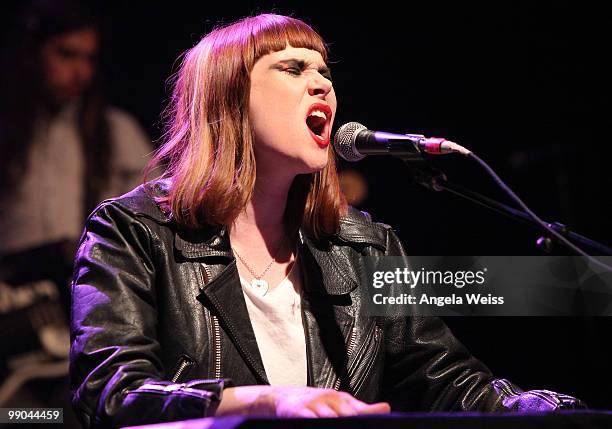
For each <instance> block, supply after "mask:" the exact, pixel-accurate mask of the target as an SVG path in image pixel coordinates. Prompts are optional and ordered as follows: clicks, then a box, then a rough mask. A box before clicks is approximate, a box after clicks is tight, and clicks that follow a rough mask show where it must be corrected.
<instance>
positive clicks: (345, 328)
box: [300, 237, 357, 389]
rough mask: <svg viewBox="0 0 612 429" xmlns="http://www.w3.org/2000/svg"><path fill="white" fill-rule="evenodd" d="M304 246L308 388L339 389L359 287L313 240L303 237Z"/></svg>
mask: <svg viewBox="0 0 612 429" xmlns="http://www.w3.org/2000/svg"><path fill="white" fill-rule="evenodd" d="M301 246H302V249H301V251H300V264H302V267H303V269H302V270H301V272H302V281H303V285H304V294H303V307H302V308H303V316H304V317H303V323H304V331H305V333H306V352H307V357H308V385H309V386H313V387H322V388H328V389H333V388H337V387H338V386H337V384H338V383H339V380H340V377H342V375H343V373H344V371H345V368H346V360H347V354H348V353H347V351H348V347H349V338H350V336H351V331H352V330H353V327H354V325H355V317H354V315H353V314H352V312H351V310H352V307H351V305H350V304H351V297H350V294H349V292H350V291H351V290H352V289H354V288H355V287H356V286H357V285H356V284H355V283H353V282H352V280H351V278H350V277H351V276H350V275H348V273H347V272H346V271H344V273H345V274H347V277H346V278H342V279H339V277H338V275H339V274H341V273H342V271H340V272H338V271H337V270H338V269H339V268H340V267H339V266H335V265H330V263H329V258H328V255H327V254H326V252H325V251H323V250H321V249H317V248H316V247H314V244H313V243H312V242H311V241H310V240H308V239H304V238H303V237H301ZM340 277H341V276H340ZM333 279H335V280H336V283H334V280H333ZM330 291H331V292H334V293H333V294H331V293H329V292H330Z"/></svg>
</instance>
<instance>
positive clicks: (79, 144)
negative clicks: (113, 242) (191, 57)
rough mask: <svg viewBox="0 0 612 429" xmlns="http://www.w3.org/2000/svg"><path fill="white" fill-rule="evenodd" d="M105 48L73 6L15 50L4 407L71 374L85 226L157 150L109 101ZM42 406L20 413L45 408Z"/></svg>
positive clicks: (36, 22) (9, 61)
mask: <svg viewBox="0 0 612 429" xmlns="http://www.w3.org/2000/svg"><path fill="white" fill-rule="evenodd" d="M99 45H100V26H99V23H98V22H97V19H96V17H95V15H94V14H93V13H92V12H91V11H90V10H88V9H87V8H86V7H84V5H83V4H82V3H79V2H76V1H68V0H55V1H51V0H43V1H34V2H32V3H30V4H29V5H27V7H26V8H25V9H24V10H23V12H22V14H21V15H20V18H19V19H18V20H16V21H15V25H14V29H13V30H12V31H11V32H9V34H8V37H7V38H6V40H5V46H4V49H3V52H2V54H3V55H2V58H1V68H0V85H1V87H0V89H1V91H2V97H1V98H0V153H1V155H0V180H1V183H2V186H0V237H1V239H0V340H2V342H3V347H2V351H1V352H0V380H2V383H1V384H0V406H9V405H10V404H11V403H12V401H15V398H16V397H17V396H16V395H17V392H19V391H20V389H21V387H22V386H23V385H24V384H25V383H26V382H27V381H28V380H32V379H36V378H39V379H40V378H41V377H42V378H53V377H58V376H59V377H62V376H65V374H66V373H67V363H66V362H67V360H66V359H67V354H68V343H69V340H68V334H67V332H68V331H67V328H66V326H67V323H66V314H67V313H66V312H65V310H66V309H67V307H68V305H67V304H68V302H67V300H68V282H67V280H68V278H69V277H70V274H71V271H72V256H73V254H74V248H75V246H76V242H77V241H78V239H79V236H80V234H81V231H82V225H83V222H84V219H85V217H86V215H87V214H88V213H89V212H91V210H92V209H93V208H94V207H95V206H96V205H97V203H98V202H100V201H102V200H103V199H106V198H109V197H113V196H118V195H121V194H123V193H125V192H127V191H128V190H129V189H131V188H133V187H134V186H136V185H137V184H138V183H139V182H140V181H141V171H142V168H143V167H144V165H145V164H146V162H147V155H148V153H149V151H150V150H151V145H150V141H149V139H148V137H147V136H146V134H145V132H144V131H143V130H142V129H141V127H140V126H139V125H138V123H137V122H136V120H135V119H134V118H133V117H132V116H130V115H129V114H127V113H126V112H124V111H121V110H119V109H117V108H115V107H111V106H109V105H108V104H107V103H106V102H105V98H104V93H103V91H102V86H101V79H100V75H99V74H98V73H97V58H98V53H99ZM18 338H19V340H18ZM22 390H23V389H22ZM32 390H36V389H32ZM24 394H25V393H23V392H22V396H23V395H24ZM34 396H35V395H34ZM42 396H48V392H47V394H44V395H42ZM61 396H64V394H62V395H61ZM36 399H37V398H34V397H32V396H30V397H28V398H26V399H25V401H26V403H24V402H23V400H20V402H19V405H20V406H27V405H28V403H27V401H31V402H30V403H31V404H33V405H35V406H43V405H44V403H43V404H42V405H41V404H35V403H34V402H35V401H36Z"/></svg>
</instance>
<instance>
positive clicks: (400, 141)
mask: <svg viewBox="0 0 612 429" xmlns="http://www.w3.org/2000/svg"><path fill="white" fill-rule="evenodd" d="M334 148H335V149H336V152H337V153H338V155H340V156H341V157H342V158H344V159H345V160H347V161H350V162H354V161H359V160H361V159H363V158H365V157H366V156H367V155H396V156H399V157H404V158H418V157H420V155H421V154H423V153H429V154H433V155H442V154H446V153H461V154H463V155H469V154H470V153H471V151H469V150H468V149H466V148H464V147H463V146H460V145H458V144H457V143H454V142H452V141H449V140H446V139H444V138H440V137H425V136H423V135H421V134H393V133H387V132H384V131H371V130H368V129H367V128H366V127H365V126H364V125H361V124H360V123H358V122H349V123H347V124H344V125H342V126H341V127H340V128H339V129H338V131H336V134H335V136H334Z"/></svg>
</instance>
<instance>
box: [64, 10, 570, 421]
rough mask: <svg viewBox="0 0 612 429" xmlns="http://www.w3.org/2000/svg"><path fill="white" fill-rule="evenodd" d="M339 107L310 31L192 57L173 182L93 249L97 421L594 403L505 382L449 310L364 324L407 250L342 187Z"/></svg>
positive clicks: (166, 181)
mask: <svg viewBox="0 0 612 429" xmlns="http://www.w3.org/2000/svg"><path fill="white" fill-rule="evenodd" d="M335 113H336V96H335V94H334V89H333V85H332V80H331V74H330V71H329V68H328V66H327V51H326V47H325V44H324V42H323V40H322V39H321V37H320V36H319V35H318V34H317V33H316V32H314V31H313V30H312V29H311V28H310V27H309V26H308V25H306V24H305V23H304V22H302V21H299V20H297V19H294V18H289V17H285V16H278V15H259V16H255V17H250V18H246V19H243V20H241V21H238V22H236V23H233V24H231V25H228V26H225V27H222V28H218V29H216V30H214V31H213V32H211V33H210V34H208V35H207V36H205V37H204V38H203V39H202V40H201V41H200V42H199V43H198V44H197V45H196V46H195V47H194V48H192V49H191V50H189V51H188V52H187V53H186V55H185V57H184V59H183V62H182V66H181V68H180V71H179V72H178V75H177V77H176V81H175V86H174V93H173V96H172V99H171V103H170V106H169V108H168V110H167V115H166V119H167V125H168V127H167V132H166V134H165V140H164V144H163V146H162V147H161V148H160V149H159V151H158V153H157V156H156V158H155V159H154V160H153V162H152V164H151V166H150V169H153V168H163V175H162V178H161V179H160V180H156V181H152V182H148V183H146V184H145V185H143V186H141V187H139V188H137V189H135V190H134V191H132V192H131V193H129V194H126V195H124V196H122V197H120V198H116V199H112V200H107V201H105V202H104V203H102V204H101V205H100V206H99V207H98V208H97V209H96V210H95V211H94V212H93V214H92V215H91V216H90V217H89V219H88V221H87V224H86V230H85V233H84V235H83V238H82V240H81V244H80V248H79V251H78V254H77V259H76V267H75V277H74V283H73V314H72V315H73V319H72V338H73V341H72V351H71V360H72V366H71V376H72V391H73V403H74V406H75V408H76V409H77V412H78V414H79V415H80V417H81V418H82V420H83V422H84V423H85V425H86V426H98V425H101V426H118V425H134V424H143V423H152V422H161V421H171V420H183V419H190V418H197V417H203V416H212V415H217V416H219V415H229V414H259V415H274V416H283V417H290V416H297V417H330V416H346V415H356V414H368V413H386V412H389V410H390V409H393V410H398V411H402V410H449V411H450V410H480V411H498V410H499V411H504V410H532V411H533V410H552V409H558V408H562V407H573V406H576V405H579V404H580V403H579V401H578V400H576V399H574V398H572V397H568V396H565V395H559V394H555V393H552V392H547V391H537V392H522V391H521V390H520V389H518V387H516V386H514V385H512V384H511V383H510V382H508V381H506V380H502V379H495V378H494V377H493V376H492V375H491V373H490V372H489V370H488V369H487V368H486V367H485V366H484V365H483V364H482V363H480V362H479V361H478V360H476V359H475V358H474V357H472V356H471V355H470V354H469V352H468V351H467V350H466V349H465V348H464V347H463V346H462V345H461V344H460V343H459V342H458V341H457V340H456V339H455V338H454V337H453V335H452V334H451V332H450V331H449V330H448V328H447V327H446V326H445V324H444V323H443V322H442V321H441V320H440V319H438V318H433V317H431V318H416V317H405V318H392V317H388V318H381V317H379V318H375V317H367V316H365V315H364V312H363V311H361V305H362V299H361V297H360V293H361V292H360V290H361V289H362V288H360V287H359V279H360V270H361V269H363V265H364V262H363V261H364V258H366V257H383V256H400V257H404V258H405V254H404V251H403V249H402V246H401V244H400V242H399V240H398V238H397V237H396V235H395V234H394V232H393V231H392V230H391V229H390V228H389V227H388V226H387V225H384V224H379V223H374V222H372V221H371V219H370V218H369V216H368V215H367V214H364V213H362V212H359V211H357V210H355V209H353V208H351V207H348V206H347V205H346V203H345V201H344V199H343V197H342V194H341V193H340V190H339V187H338V178H337V175H336V168H335V162H334V154H333V152H332V149H331V148H330V145H329V142H330V134H331V129H332V124H333V120H334V115H335ZM364 305H365V304H364Z"/></svg>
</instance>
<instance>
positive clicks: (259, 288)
mask: <svg viewBox="0 0 612 429" xmlns="http://www.w3.org/2000/svg"><path fill="white" fill-rule="evenodd" d="M251 287H252V288H253V290H254V291H255V292H257V293H258V294H259V295H261V296H264V295H265V294H266V293H268V282H267V281H265V280H263V279H253V280H251Z"/></svg>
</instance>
